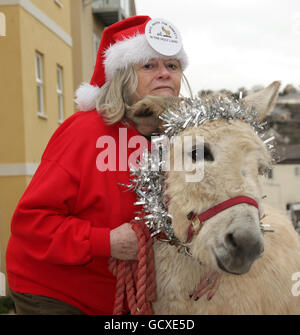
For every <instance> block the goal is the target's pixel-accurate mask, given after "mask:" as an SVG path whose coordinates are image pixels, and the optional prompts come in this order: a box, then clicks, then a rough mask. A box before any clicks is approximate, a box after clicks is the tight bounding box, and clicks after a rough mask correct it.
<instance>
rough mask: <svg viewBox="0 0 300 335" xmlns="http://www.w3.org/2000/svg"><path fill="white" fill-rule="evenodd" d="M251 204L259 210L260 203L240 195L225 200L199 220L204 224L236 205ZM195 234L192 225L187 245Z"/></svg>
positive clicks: (202, 214)
mask: <svg viewBox="0 0 300 335" xmlns="http://www.w3.org/2000/svg"><path fill="white" fill-rule="evenodd" d="M243 203H246V204H249V205H252V206H254V207H256V208H257V209H259V207H258V203H257V202H256V201H255V200H254V199H253V198H250V197H247V196H244V195H239V196H237V197H234V198H230V199H228V200H225V201H223V202H221V203H219V204H218V205H216V206H214V207H212V208H209V209H208V210H206V211H205V212H203V213H201V214H199V215H198V218H199V220H200V222H204V221H206V220H208V219H210V218H211V217H212V216H215V215H216V214H218V213H220V212H222V211H224V210H225V209H227V208H229V207H232V206H235V205H239V204H243ZM195 216H196V214H194V215H193V216H192V218H191V220H193V219H194V218H195ZM193 233H194V227H193V225H192V224H190V226H189V231H188V237H187V243H188V242H190V240H191V239H192V236H193Z"/></svg>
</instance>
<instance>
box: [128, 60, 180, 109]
mask: <svg viewBox="0 0 300 335" xmlns="http://www.w3.org/2000/svg"><path fill="white" fill-rule="evenodd" d="M135 70H136V73H137V76H138V86H137V89H136V92H135V94H134V96H133V100H134V101H133V103H135V102H137V101H138V100H140V99H142V98H143V97H145V96H146V95H155V96H178V95H179V92H180V86H181V77H182V70H181V66H180V62H179V61H178V60H176V59H168V60H164V59H152V60H150V61H148V62H147V63H146V64H138V65H135Z"/></svg>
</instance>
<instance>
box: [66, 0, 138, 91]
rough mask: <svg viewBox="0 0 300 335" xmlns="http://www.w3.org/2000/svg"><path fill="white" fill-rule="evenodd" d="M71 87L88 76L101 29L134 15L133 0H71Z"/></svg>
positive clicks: (96, 50) (97, 46)
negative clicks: (72, 75)
mask: <svg viewBox="0 0 300 335" xmlns="http://www.w3.org/2000/svg"><path fill="white" fill-rule="evenodd" d="M71 15H72V16H71V17H72V19H71V21H72V38H73V73H74V77H73V79H74V88H75V89H76V88H78V87H79V85H80V84H81V83H82V82H89V81H90V80H91V78H92V75H93V71H94V65H95V62H96V57H97V52H98V48H99V44H100V40H101V35H102V32H103V30H104V29H105V28H106V27H108V26H110V25H112V24H113V23H116V22H118V21H120V20H123V19H125V18H127V17H129V16H133V15H136V9H135V2H134V0H72V7H71Z"/></svg>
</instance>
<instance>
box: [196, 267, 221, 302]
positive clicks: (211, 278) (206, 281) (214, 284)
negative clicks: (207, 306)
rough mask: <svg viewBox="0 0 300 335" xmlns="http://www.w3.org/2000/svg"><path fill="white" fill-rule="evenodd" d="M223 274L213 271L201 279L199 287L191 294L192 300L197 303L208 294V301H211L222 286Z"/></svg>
mask: <svg viewBox="0 0 300 335" xmlns="http://www.w3.org/2000/svg"><path fill="white" fill-rule="evenodd" d="M220 280H221V274H220V273H218V272H216V271H213V272H210V273H208V274H206V275H204V276H203V277H201V278H200V282H199V284H198V286H197V287H196V288H195V289H194V290H193V291H192V292H191V293H190V298H193V299H194V300H195V301H197V300H198V299H199V298H201V297H202V296H203V295H204V294H206V293H207V292H209V293H208V295H207V300H210V299H211V298H212V297H213V296H214V295H215V293H216V292H217V290H218V288H219V286H220Z"/></svg>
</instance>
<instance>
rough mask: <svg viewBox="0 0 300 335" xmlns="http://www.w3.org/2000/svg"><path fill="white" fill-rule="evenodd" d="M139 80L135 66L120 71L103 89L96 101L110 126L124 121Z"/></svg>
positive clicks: (99, 110) (97, 106) (98, 109)
mask: <svg viewBox="0 0 300 335" xmlns="http://www.w3.org/2000/svg"><path fill="white" fill-rule="evenodd" d="M137 86H138V78H137V74H136V72H135V69H134V67H133V66H128V67H127V68H125V69H124V68H123V69H118V70H117V71H116V73H115V75H114V77H113V78H112V80H110V81H108V82H106V83H105V84H104V85H103V86H102V87H101V91H100V94H99V95H98V97H97V100H96V108H97V111H98V112H99V113H101V114H102V115H103V117H104V119H105V121H106V122H107V123H108V124H114V123H116V122H118V121H120V120H122V118H123V116H124V114H125V110H126V105H129V106H130V105H131V104H132V102H131V99H132V96H133V93H134V92H135V91H136V88H137Z"/></svg>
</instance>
